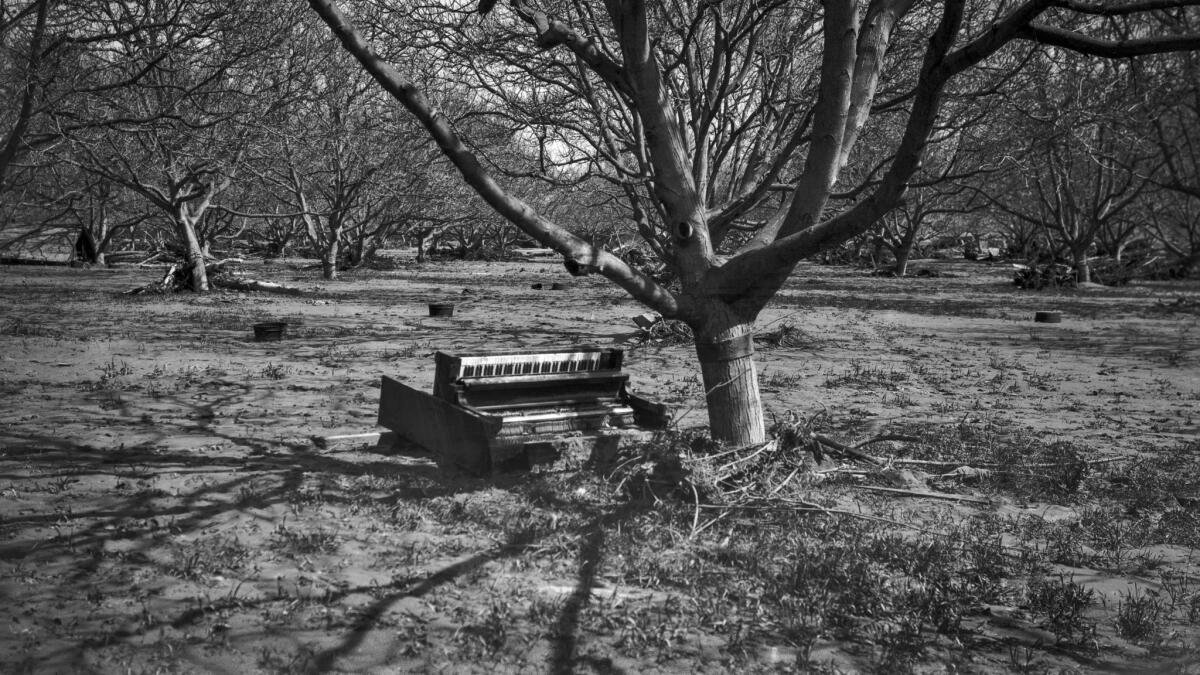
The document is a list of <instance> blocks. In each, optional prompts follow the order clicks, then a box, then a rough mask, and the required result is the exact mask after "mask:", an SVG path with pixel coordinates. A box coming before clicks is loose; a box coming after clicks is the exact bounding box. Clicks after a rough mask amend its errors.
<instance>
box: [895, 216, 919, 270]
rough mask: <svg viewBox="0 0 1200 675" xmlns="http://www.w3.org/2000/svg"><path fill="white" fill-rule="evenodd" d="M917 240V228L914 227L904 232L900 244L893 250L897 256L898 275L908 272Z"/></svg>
mask: <svg viewBox="0 0 1200 675" xmlns="http://www.w3.org/2000/svg"><path fill="white" fill-rule="evenodd" d="M916 242H917V232H916V228H912V229H910V230H909V231H907V232H905V233H904V236H903V237H902V238H901V239H900V245H899V246H897V247H896V248H895V249H893V250H892V255H894V256H896V276H898V277H902V276H904V275H905V274H908V260H909V258H911V257H912V251H913V245H915V244H916Z"/></svg>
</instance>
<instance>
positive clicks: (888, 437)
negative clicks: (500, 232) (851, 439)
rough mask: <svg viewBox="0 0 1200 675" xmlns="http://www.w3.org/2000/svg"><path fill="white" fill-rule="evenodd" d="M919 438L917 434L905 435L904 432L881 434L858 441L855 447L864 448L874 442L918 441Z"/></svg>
mask: <svg viewBox="0 0 1200 675" xmlns="http://www.w3.org/2000/svg"><path fill="white" fill-rule="evenodd" d="M919 440H921V439H919V438H917V437H915V436H905V435H903V434H880V435H878V436H875V437H874V438H868V439H867V440H865V441H863V442H862V443H856V444H855V445H854V447H855V448H862V447H865V446H868V445H871V444H872V443H883V442H884V441H904V442H905V443H916V442H917V441H919Z"/></svg>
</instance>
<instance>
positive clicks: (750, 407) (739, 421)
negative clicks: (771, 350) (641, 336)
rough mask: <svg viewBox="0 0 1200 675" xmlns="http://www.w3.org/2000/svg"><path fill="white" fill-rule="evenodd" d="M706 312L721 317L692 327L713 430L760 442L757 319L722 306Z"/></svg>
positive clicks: (734, 439) (731, 439)
mask: <svg viewBox="0 0 1200 675" xmlns="http://www.w3.org/2000/svg"><path fill="white" fill-rule="evenodd" d="M706 314H708V315H709V316H710V317H715V318H717V319H718V321H717V322H714V323H710V324H709V325H704V326H700V327H696V326H693V327H692V330H693V332H694V333H695V334H696V356H697V359H698V360H699V361H700V374H701V380H702V382H703V383H704V398H705V401H706V402H707V404H708V423H709V431H710V433H711V434H712V437H713V438H714V439H716V440H720V441H725V442H728V443H733V444H735V445H751V444H754V443H762V442H763V441H765V440H766V438H767V431H766V424H765V422H764V419H763V409H762V397H761V395H760V394H759V388H758V371H757V370H756V368H755V366H754V322H753V321H748V320H744V319H740V318H737V317H735V316H733V315H732V313H731V312H729V310H728V309H727V308H725V307H721V306H715V307H712V308H711V311H709V312H707V313H706Z"/></svg>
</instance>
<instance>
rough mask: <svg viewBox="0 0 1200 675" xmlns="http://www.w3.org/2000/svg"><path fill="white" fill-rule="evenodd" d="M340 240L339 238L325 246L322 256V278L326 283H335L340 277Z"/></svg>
mask: <svg viewBox="0 0 1200 675" xmlns="http://www.w3.org/2000/svg"><path fill="white" fill-rule="evenodd" d="M337 262H338V240H337V237H334V238H333V241H331V242H329V243H328V244H326V246H325V251H324V253H323V254H322V256H321V276H322V277H323V278H324V279H325V280H326V281H334V280H335V279H337V276H338V269H337Z"/></svg>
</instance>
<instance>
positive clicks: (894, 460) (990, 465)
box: [884, 456, 1136, 469]
mask: <svg viewBox="0 0 1200 675" xmlns="http://www.w3.org/2000/svg"><path fill="white" fill-rule="evenodd" d="M1132 459H1136V457H1128V456H1121V457H1103V458H1101V459H1092V460H1086V461H1078V462H1046V463H1042V464H1022V465H1018V466H1017V467H1015V468H1021V469H1057V468H1060V467H1064V466H1077V465H1079V464H1086V465H1087V466H1095V465H1097V464H1111V463H1113V462H1121V461H1124V460H1132ZM884 461H886V462H888V463H889V464H912V465H915V466H953V465H959V466H970V467H971V468H975V469H1006V468H1014V467H1013V465H1011V464H998V463H996V462H983V463H976V464H970V465H964V464H963V461H962V460H961V459H947V460H941V459H905V458H902V457H885V458H884Z"/></svg>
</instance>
